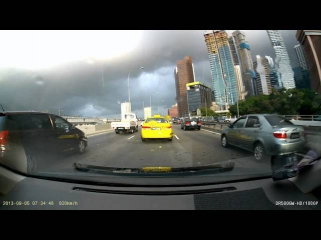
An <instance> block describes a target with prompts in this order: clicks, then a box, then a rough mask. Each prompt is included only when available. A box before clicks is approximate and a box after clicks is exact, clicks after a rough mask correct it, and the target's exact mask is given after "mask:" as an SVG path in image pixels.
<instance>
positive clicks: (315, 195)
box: [0, 162, 321, 210]
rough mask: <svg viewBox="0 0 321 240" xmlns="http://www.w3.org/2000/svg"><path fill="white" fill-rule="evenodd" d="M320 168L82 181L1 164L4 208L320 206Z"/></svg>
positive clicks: (109, 208) (187, 208)
mask: <svg viewBox="0 0 321 240" xmlns="http://www.w3.org/2000/svg"><path fill="white" fill-rule="evenodd" d="M320 171H321V164H320V162H318V163H317V164H315V166H314V168H313V169H310V170H309V171H306V172H305V173H304V174H303V175H302V176H301V175H299V176H296V177H294V178H292V179H285V180H281V181H273V179H272V178H261V179H256V180H253V179H251V180H244V181H238V182H229V183H221V184H205V185H189V186H187V185H186V186H183V185H182V186H172V187H171V186H163V187H155V186H143V185H141V186H116V185H109V186H107V185H106V186H103V185H93V184H83V183H81V184H79V183H77V182H70V181H69V182H68V181H63V180H60V181H58V180H52V179H42V178H38V177H26V176H22V175H20V174H18V173H14V172H12V171H10V170H9V169H6V168H4V167H1V166H0V192H1V194H0V201H1V202H0V209H1V210H320V209H321V207H320V200H321V199H320V196H321V194H320V193H321V189H320V182H321V181H320V176H321V174H320Z"/></svg>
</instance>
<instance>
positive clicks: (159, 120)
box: [146, 118, 167, 123]
mask: <svg viewBox="0 0 321 240" xmlns="http://www.w3.org/2000/svg"><path fill="white" fill-rule="evenodd" d="M148 122H158V123H166V122H167V121H166V120H165V119H164V118H149V119H148V120H147V121H146V123H148Z"/></svg>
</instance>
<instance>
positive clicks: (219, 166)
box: [74, 160, 235, 174]
mask: <svg viewBox="0 0 321 240" xmlns="http://www.w3.org/2000/svg"><path fill="white" fill-rule="evenodd" d="M234 166H235V162H233V161H230V160H229V161H226V162H221V163H213V164H208V165H202V166H196V167H180V168H172V167H166V166H165V167H164V166H157V167H153V166H151V167H143V168H117V167H104V166H95V165H88V164H82V163H74V167H75V169H76V170H77V171H82V172H88V171H94V172H95V173H146V174H148V173H151V174H155V173H194V172H198V171H218V172H221V171H231V170H232V169H233V168H234Z"/></svg>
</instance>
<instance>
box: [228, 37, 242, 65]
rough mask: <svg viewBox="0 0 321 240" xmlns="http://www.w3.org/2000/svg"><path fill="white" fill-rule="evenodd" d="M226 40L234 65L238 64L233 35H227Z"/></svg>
mask: <svg viewBox="0 0 321 240" xmlns="http://www.w3.org/2000/svg"><path fill="white" fill-rule="evenodd" d="M228 42H229V44H230V48H231V53H232V57H233V62H234V65H240V61H239V57H238V54H237V49H236V46H235V43H234V39H233V37H229V38H228Z"/></svg>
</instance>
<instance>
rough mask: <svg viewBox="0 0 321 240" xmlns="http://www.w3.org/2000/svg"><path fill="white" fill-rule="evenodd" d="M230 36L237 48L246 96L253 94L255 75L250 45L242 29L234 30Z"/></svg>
mask: <svg viewBox="0 0 321 240" xmlns="http://www.w3.org/2000/svg"><path fill="white" fill-rule="evenodd" d="M232 36H233V40H234V44H235V46H236V49H237V56H238V59H239V63H240V68H241V72H242V79H243V83H244V86H245V91H247V96H254V95H255V91H254V83H253V81H254V79H255V76H256V75H255V71H254V68H253V61H252V56H251V48H250V45H249V43H248V42H247V40H246V35H245V33H244V32H243V31H239V30H237V31H234V32H233V33H232Z"/></svg>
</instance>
